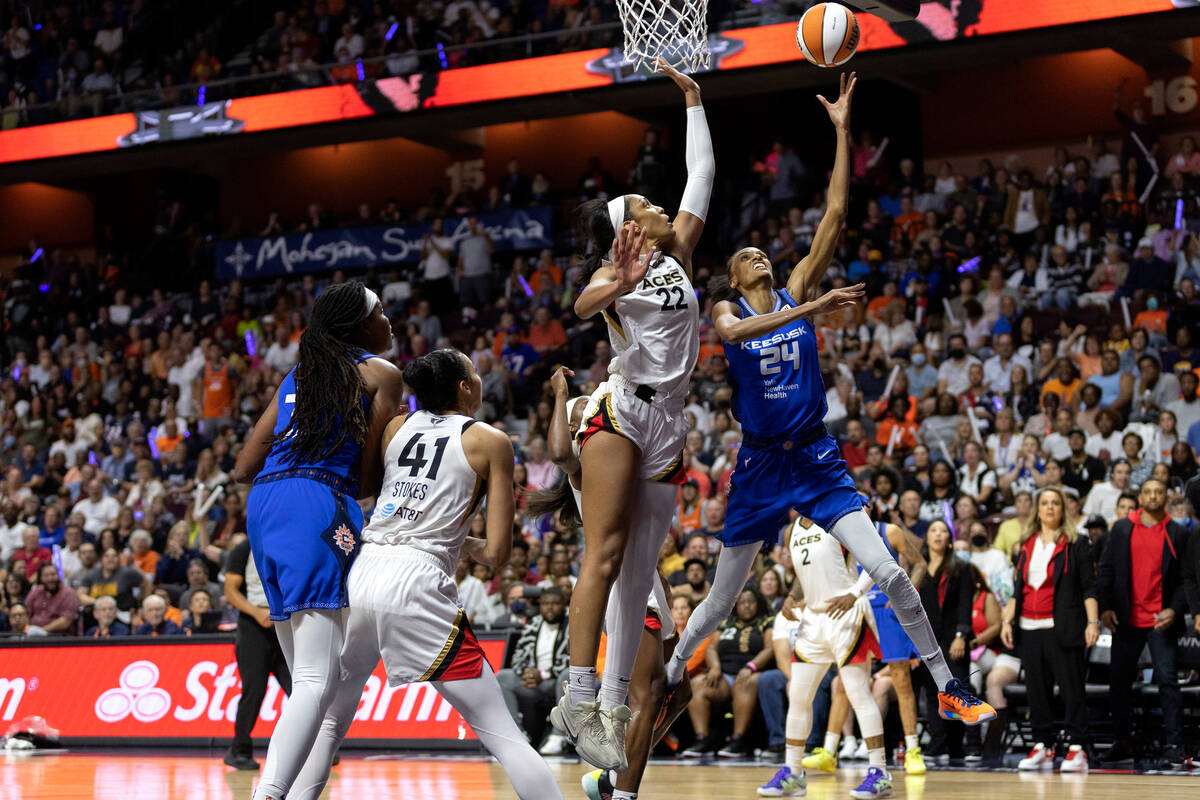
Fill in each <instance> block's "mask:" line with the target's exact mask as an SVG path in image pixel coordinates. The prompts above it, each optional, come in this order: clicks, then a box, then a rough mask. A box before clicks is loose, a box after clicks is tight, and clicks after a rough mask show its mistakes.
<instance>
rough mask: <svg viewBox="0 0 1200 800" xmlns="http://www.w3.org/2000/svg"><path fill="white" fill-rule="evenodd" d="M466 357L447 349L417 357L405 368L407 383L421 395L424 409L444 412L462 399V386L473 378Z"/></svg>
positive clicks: (419, 398) (418, 396)
mask: <svg viewBox="0 0 1200 800" xmlns="http://www.w3.org/2000/svg"><path fill="white" fill-rule="evenodd" d="M465 359H466V356H464V355H463V354H462V353H460V352H458V351H457V350H451V349H449V348H443V349H441V350H434V351H433V352H432V353H427V354H426V355H423V356H421V357H420V358H416V359H413V360H412V361H411V362H409V364H408V366H406V367H405V368H404V383H405V384H407V385H408V388H409V389H412V392H413V394H415V395H416V396H417V402H419V403H420V404H421V408H424V409H426V410H427V411H432V412H434V413H437V414H440V413H442V412H444V411H446V410H448V409H451V408H453V407H454V405H455V403H456V402H457V401H458V386H459V384H461V383H462V382H463V381H465V380H467V379H469V378H470V376H471V375H470V372H468V370H467V365H466V360H465Z"/></svg>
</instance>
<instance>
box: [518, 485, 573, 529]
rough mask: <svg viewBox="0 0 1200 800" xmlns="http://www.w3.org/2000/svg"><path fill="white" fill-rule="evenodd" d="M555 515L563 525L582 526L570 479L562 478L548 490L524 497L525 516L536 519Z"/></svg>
mask: <svg viewBox="0 0 1200 800" xmlns="http://www.w3.org/2000/svg"><path fill="white" fill-rule="evenodd" d="M554 513H557V514H558V515H559V516H558V518H559V520H560V521H561V522H562V524H563V525H566V526H567V527H569V528H578V527H579V526H580V525H582V524H583V520H582V519H581V518H580V515H579V507H578V506H577V505H575V493H574V492H573V491H571V479H570V478H568V477H565V476H564V477H562V478H560V479H559V481H558V483H556V484H554V485H553V486H551V487H550V488H549V489H536V490H534V491H531V492H528V493H527V494H526V495H525V516H527V517H529V518H530V519H538V518H540V517H544V516H546V515H547V514H554Z"/></svg>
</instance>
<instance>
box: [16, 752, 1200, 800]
mask: <svg viewBox="0 0 1200 800" xmlns="http://www.w3.org/2000/svg"><path fill="white" fill-rule="evenodd" d="M551 769H552V770H553V771H554V774H555V776H556V777H557V778H558V782H559V785H560V786H561V787H562V790H563V796H564V797H565V798H567V800H571V799H572V798H582V797H584V795H583V792H582V790H581V789H580V787H579V779H580V777H581V776H582V775H583V774H584V773H585V771H586V769H585V767H584V766H583V765H581V764H579V763H578V762H577V761H573V760H551ZM773 772H774V767H771V766H769V765H757V766H756V765H700V764H694V763H693V764H688V763H686V762H667V763H654V764H652V765H651V766H650V768H649V769H648V770H647V772H646V778H645V780H644V781H643V784H642V791H641V793H640V798H643V799H644V800H693V799H694V800H710V799H711V798H720V800H739V799H740V798H747V800H749V798H754V797H756V792H755V790H756V788H757V787H758V786H759V785H760V784H762V783H765V782H766V781H767V780H769V779H770V778H771V775H772V774H773ZM864 772H865V768H858V769H843V770H839V771H838V772H837V773H836V774H834V775H816V776H813V777H810V779H809V782H808V797H810V798H814V799H815V800H833V798H838V800H841V799H842V798H847V797H849V791H850V789H852V788H854V787H855V786H856V785H857V784H858V783H859V781H860V780H861V779H862V777H863V775H864ZM334 773H335V775H334V777H333V779H332V780H331V781H330V785H329V788H328V789H327V790H326V792H325V794H324V795H322V797H325V798H329V799H330V800H516V794H515V793H514V792H513V791H512V788H511V787H510V786H509V784H508V781H507V780H506V779H505V776H504V771H503V770H501V769H500V767H499V766H498V765H497V764H496V763H495V762H493V761H489V760H487V759H484V758H479V757H461V756H455V757H443V758H437V757H408V756H355V755H348V756H344V757H343V759H342V763H341V764H340V765H339V766H338V767H336V768H335V770H334ZM257 775H258V773H251V772H236V771H234V770H231V769H229V768H228V767H226V766H225V765H224V764H222V763H221V758H220V754H214V755H212V756H208V755H193V754H189V755H179V754H175V753H171V752H169V751H168V752H163V751H144V752H136V753H130V752H121V753H113V752H105V751H92V752H77V753H76V752H73V753H67V754H62V755H36V756H0V800H68V798H69V800H89V799H90V800H176V798H188V800H249V797H250V790H251V787H252V786H253V783H254V781H256V780H257ZM895 777H896V795H895V796H896V797H898V798H910V800H923V798H928V799H929V800H1001V798H1002V799H1003V800H1016V799H1017V798H1021V799H1022V800H1023V799H1024V798H1030V799H1031V800H1143V798H1152V799H1153V800H1174V798H1179V799H1180V800H1184V799H1185V798H1200V770H1197V771H1194V772H1193V774H1192V775H1183V774H1173V775H1155V774H1117V773H1104V772H1099V771H1093V772H1091V773H1090V774H1087V775H1070V774H1069V775H1062V774H1059V773H1053V772H1044V773H1037V774H1018V773H1016V772H977V771H934V770H931V771H930V772H929V773H928V774H927V775H924V776H920V777H915V778H909V777H906V776H905V775H904V774H903V773H896V775H895Z"/></svg>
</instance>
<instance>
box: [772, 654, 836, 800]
mask: <svg viewBox="0 0 1200 800" xmlns="http://www.w3.org/2000/svg"><path fill="white" fill-rule="evenodd" d="M828 670H829V665H828V664H809V663H808V662H805V661H793V662H792V681H791V683H790V684H788V714H787V725H786V727H785V731H786V735H787V742H786V745H785V750H784V758H783V763H784V765H785V766H786V767H787V768H788V769H789V770H791V772H792V773H793V774H794V775H799V776H801V781H803V775H804V765H803V763H802V762H803V760H804V743H805V741H806V740H807V739H808V734H809V731H811V730H812V720H813V707H812V705H813V698H814V697H815V696H816V694H817V688H818V687H819V686H820V685H821V679H822V678H824V677H825V673H826V672H827V671H828Z"/></svg>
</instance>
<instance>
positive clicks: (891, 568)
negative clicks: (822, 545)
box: [829, 508, 996, 725]
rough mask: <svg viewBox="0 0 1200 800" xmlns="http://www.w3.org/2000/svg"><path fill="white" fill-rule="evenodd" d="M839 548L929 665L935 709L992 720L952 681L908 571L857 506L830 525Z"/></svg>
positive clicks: (973, 722)
mask: <svg viewBox="0 0 1200 800" xmlns="http://www.w3.org/2000/svg"><path fill="white" fill-rule="evenodd" d="M829 531H830V533H832V534H833V536H834V538H836V539H837V540H838V541H839V542H841V544H842V546H843V547H845V548H846V549H847V550H849V551H850V552H851V553H852V554H853V555H854V558H855V559H856V560H857V561H858V563H859V564H860V565H861V566H862V568H863V569H864V570H866V571H867V572H868V573H869V574H870V576H871V577H872V578H874V579H875V583H877V584H878V585H879V588H880V589H881V590H883V592H884V593H885V594H886V595H887V597H888V601H889V602H890V603H891V606H892V609H893V610H894V611H895V613H896V618H897V619H898V620H900V625H901V627H903V628H904V630H905V632H906V633H907V634H908V637H909V638H910V639H911V640H912V642H913V644H914V645H916V647H917V651H918V652H919V653H920V654H921V660H922V661H923V662H924V663H925V666H926V667H928V668H929V671H930V673H931V674H932V676H933V678H934V682H935V683H936V685H937V686H938V702H939V706H938V707H939V711H940V713H941V714H942V715H950V716H952V717H953V718H958V719H961V720H962V721H963V722H966V723H969V724H971V725H978V724H980V723H981V722H984V721H986V720H989V719H991V718H992V717H994V716H995V715H996V712H995V711H994V710H993V709H992V707H991V706H989V705H988V704H987V703H984V702H983V701H982V700H980V699H978V698H977V697H975V696H974V695H973V694H971V693H970V691H968V688H967V687H968V684H965V683H964V682H963V681H961V680H959V679H957V678H956V677H955V676H954V674H953V673H952V672H951V671H950V666H949V665H948V664H947V663H946V656H945V654H944V653H942V648H941V647H940V646H939V645H938V641H937V637H936V636H935V635H934V633H933V628H932V627H931V626H930V624H929V617H928V616H927V615H926V614H925V608H924V606H922V605H921V597H920V595H918V594H917V589H916V587H915V586H913V585H912V581H910V580H909V578H908V575H907V574H906V573H905V572H904V570H903V569H901V567H900V565H899V564H897V563H896V560H895V559H894V558H892V554H891V553H889V552H888V549H887V547H885V546H884V544H883V539H881V538H880V536H879V532H878V531H877V530H876V528H875V524H874V523H873V522H871V518H870V517H868V516H867V512H866V511H864V510H862V508H858V509H855V510H854V511H851V512H849V513H847V514H844V515H843V516H842V517H841V518H840V519H838V520H837V521H836V522H835V523H834V524H833V526H832V528H831V529H829Z"/></svg>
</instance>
